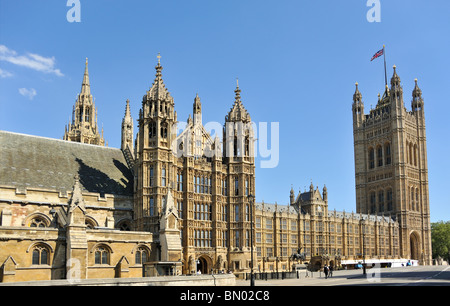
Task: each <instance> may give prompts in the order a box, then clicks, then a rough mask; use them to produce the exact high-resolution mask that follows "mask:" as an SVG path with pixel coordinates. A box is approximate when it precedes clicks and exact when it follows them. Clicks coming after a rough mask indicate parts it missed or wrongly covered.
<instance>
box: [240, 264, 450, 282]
mask: <svg viewBox="0 0 450 306" xmlns="http://www.w3.org/2000/svg"><path fill="white" fill-rule="evenodd" d="M372 285H375V286H450V266H414V267H411V266H410V267H399V268H372V269H367V271H366V275H363V271H362V270H361V269H359V270H341V271H339V270H338V271H334V272H333V276H332V277H328V278H325V275H324V273H323V272H314V273H312V275H311V272H308V277H306V273H305V271H301V273H300V278H299V279H284V280H281V279H278V280H277V279H275V280H270V279H269V280H267V281H266V280H255V286H372ZM236 286H250V280H236Z"/></svg>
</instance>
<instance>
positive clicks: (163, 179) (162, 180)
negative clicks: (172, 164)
mask: <svg viewBox="0 0 450 306" xmlns="http://www.w3.org/2000/svg"><path fill="white" fill-rule="evenodd" d="M161 186H163V187H165V186H166V167H162V169H161Z"/></svg>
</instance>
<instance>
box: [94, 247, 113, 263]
mask: <svg viewBox="0 0 450 306" xmlns="http://www.w3.org/2000/svg"><path fill="white" fill-rule="evenodd" d="M94 254H95V264H96V265H109V258H110V254H109V250H108V249H107V248H106V247H105V246H98V247H97V248H96V249H95V253H94Z"/></svg>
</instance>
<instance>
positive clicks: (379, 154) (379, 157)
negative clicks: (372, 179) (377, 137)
mask: <svg viewBox="0 0 450 306" xmlns="http://www.w3.org/2000/svg"><path fill="white" fill-rule="evenodd" d="M377 161H378V162H377V167H382V166H383V148H382V147H381V146H378V147H377Z"/></svg>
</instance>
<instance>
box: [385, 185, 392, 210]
mask: <svg viewBox="0 0 450 306" xmlns="http://www.w3.org/2000/svg"><path fill="white" fill-rule="evenodd" d="M392 198H393V196H392V189H388V190H387V192H386V200H387V210H388V211H392V209H393V202H392Z"/></svg>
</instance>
